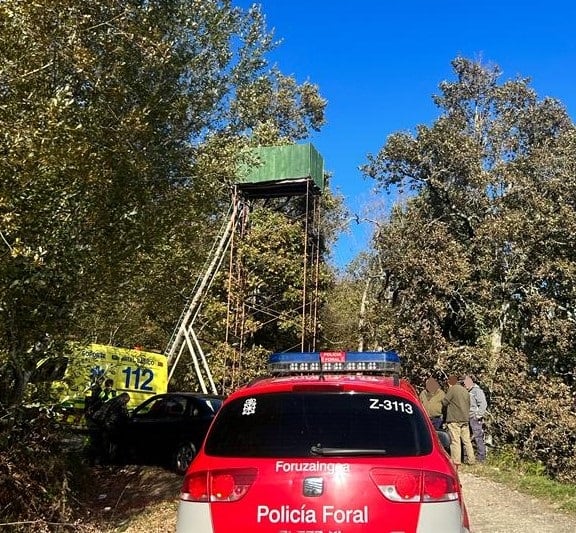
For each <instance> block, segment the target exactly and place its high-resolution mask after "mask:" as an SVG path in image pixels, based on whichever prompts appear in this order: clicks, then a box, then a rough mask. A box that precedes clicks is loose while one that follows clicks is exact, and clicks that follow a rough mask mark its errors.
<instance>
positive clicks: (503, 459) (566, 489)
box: [473, 450, 576, 516]
mask: <svg viewBox="0 0 576 533" xmlns="http://www.w3.org/2000/svg"><path fill="white" fill-rule="evenodd" d="M473 469H474V470H473V471H474V473H477V474H478V475H480V476H482V477H486V478H488V479H491V480H493V481H497V482H499V483H502V484H504V485H506V486H507V487H510V488H512V489H516V490H518V491H519V492H522V493H524V494H528V495H530V496H534V497H536V498H538V499H539V500H542V501H546V502H548V503H550V504H551V505H552V506H553V507H554V508H555V509H557V510H559V511H564V512H566V513H569V514H571V515H574V516H576V485H574V484H571V483H561V482H559V481H555V480H553V479H551V478H549V477H548V476H546V474H545V470H544V467H543V466H542V465H541V464H540V463H537V462H530V461H526V460H523V459H519V458H518V457H517V456H516V455H515V454H514V452H513V451H511V450H500V451H493V452H492V453H491V454H490V455H489V458H488V460H487V461H486V462H485V463H481V464H477V465H476V466H474V467H473Z"/></svg>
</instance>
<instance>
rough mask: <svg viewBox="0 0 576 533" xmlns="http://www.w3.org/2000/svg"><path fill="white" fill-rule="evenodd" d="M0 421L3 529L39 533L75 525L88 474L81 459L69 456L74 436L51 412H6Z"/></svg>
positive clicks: (0, 498) (74, 455) (21, 410)
mask: <svg viewBox="0 0 576 533" xmlns="http://www.w3.org/2000/svg"><path fill="white" fill-rule="evenodd" d="M0 420H1V422H2V424H1V425H0V523H6V522H10V523H20V524H22V530H24V531H31V530H32V527H31V525H30V524H32V523H33V524H34V526H33V529H34V531H41V530H42V529H44V528H46V527H48V526H46V524H47V523H52V524H63V523H66V524H70V522H71V521H72V520H73V519H74V516H73V514H74V513H73V511H72V507H71V505H70V501H71V498H72V497H73V495H74V493H75V491H76V490H77V489H78V486H77V480H79V479H82V478H83V476H82V475H81V471H82V469H83V468H85V467H84V466H83V465H82V462H81V457H80V456H79V454H78V453H66V447H65V445H64V443H66V442H67V440H69V437H70V433H69V432H68V431H67V430H66V429H65V428H63V427H62V426H61V425H60V424H58V422H57V421H56V417H55V415H54V413H53V412H52V411H51V410H48V409H40V408H32V409H31V408H19V409H12V410H10V411H6V410H5V411H4V412H2V413H0ZM24 524H27V525H24ZM43 524H44V525H43ZM13 530H14V529H13ZM46 530H47V529H46Z"/></svg>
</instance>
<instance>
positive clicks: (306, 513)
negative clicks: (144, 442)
mask: <svg viewBox="0 0 576 533" xmlns="http://www.w3.org/2000/svg"><path fill="white" fill-rule="evenodd" d="M269 368H270V370H271V374H272V377H269V378H263V379H261V380H258V381H256V382H254V383H252V384H250V385H248V386H246V387H244V388H242V389H240V390H238V391H236V392H235V393H233V394H231V395H230V396H229V397H228V398H227V399H226V401H225V402H224V404H223V405H222V408H221V409H220V411H219V412H218V414H217V415H216V417H215V419H214V421H213V423H212V426H211V428H210V430H209V432H208V435H207V437H206V440H205V442H204V444H203V446H202V448H201V450H200V452H199V453H198V455H197V456H196V458H195V459H194V461H193V462H192V464H191V465H190V467H189V468H188V471H187V473H186V475H185V478H184V482H183V486H182V491H181V494H180V505H179V509H178V521H177V532H179V533H187V532H194V533H253V532H255V531H258V532H259V533H384V532H386V533H456V532H457V533H467V532H469V525H468V516H467V513H466V509H465V506H464V503H463V500H462V492H461V487H460V482H459V479H458V475H457V472H456V470H455V468H454V466H453V464H452V462H451V460H450V458H449V456H448V454H447V453H446V451H445V450H444V449H443V447H442V445H441V443H440V441H439V438H438V436H437V434H436V432H435V430H434V428H433V427H432V425H431V423H430V421H429V419H428V417H427V416H426V414H425V412H424V410H423V408H422V406H421V404H420V402H419V400H418V398H417V395H416V393H415V391H414V389H413V388H412V387H411V385H410V384H409V383H407V382H406V381H404V380H401V379H399V378H398V374H397V372H398V371H399V370H400V360H399V358H398V355H397V354H396V353H395V352H393V351H387V352H347V353H344V352H326V353H324V352H319V353H318V352H316V353H278V354H273V355H272V356H271V358H270V365H269Z"/></svg>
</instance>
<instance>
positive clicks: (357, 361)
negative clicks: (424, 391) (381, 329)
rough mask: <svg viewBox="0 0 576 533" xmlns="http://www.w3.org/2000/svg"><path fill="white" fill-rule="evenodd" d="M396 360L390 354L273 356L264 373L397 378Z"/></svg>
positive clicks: (300, 353)
mask: <svg viewBox="0 0 576 533" xmlns="http://www.w3.org/2000/svg"><path fill="white" fill-rule="evenodd" d="M401 366H402V365H401V362H400V357H399V356H398V354H397V353H396V352H395V351H394V350H388V351H385V352H384V351H383V352H285V353H273V354H272V355H270V358H269V360H268V370H269V372H270V373H271V374H273V375H294V374H298V375H301V374H320V375H322V374H327V373H331V374H335V373H336V374H349V373H354V374H379V375H394V374H395V375H398V374H399V372H400V369H401Z"/></svg>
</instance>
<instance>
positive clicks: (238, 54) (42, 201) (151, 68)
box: [0, 0, 325, 403]
mask: <svg viewBox="0 0 576 533" xmlns="http://www.w3.org/2000/svg"><path fill="white" fill-rule="evenodd" d="M0 36H1V38H2V42H3V47H2V50H1V51H0V60H1V61H0V63H1V64H2V69H1V76H0V77H1V81H0V85H1V87H2V91H1V94H2V97H1V101H0V124H2V134H1V135H0V150H1V151H2V154H3V157H2V160H1V161H0V228H1V229H0V232H1V233H0V250H1V253H0V279H1V280H2V282H1V283H0V346H2V350H3V351H4V353H5V357H4V358H3V360H2V375H3V386H2V387H1V388H0V392H2V393H3V395H2V396H1V397H0V402H9V403H12V402H18V401H19V399H20V398H22V395H23V394H24V389H25V387H26V383H27V380H28V378H29V375H30V373H31V371H32V370H33V368H34V366H35V364H36V361H37V360H38V358H39V357H42V355H43V354H44V352H45V349H46V345H49V344H53V343H59V342H60V341H61V340H64V339H69V338H76V339H79V340H82V341H102V342H105V343H118V344H124V345H128V346H132V345H134V344H137V343H138V344H143V345H145V346H147V347H148V348H156V349H163V348H164V346H165V345H166V343H167V339H168V337H169V335H170V332H171V329H172V328H173V326H174V324H175V322H176V319H177V316H178V313H179V309H180V308H181V307H182V305H183V304H184V297H183V292H185V291H187V290H189V286H190V280H192V279H194V278H195V277H196V276H197V275H198V273H199V271H200V269H201V268H202V263H203V260H204V258H205V255H206V252H205V250H207V249H208V248H209V245H210V244H211V242H212V240H213V235H214V234H215V233H216V231H217V228H218V227H219V225H220V222H221V217H222V216H223V213H225V211H226V206H227V204H228V202H229V187H230V185H231V183H232V182H233V181H234V176H235V169H236V168H237V165H238V163H239V162H240V161H241V160H242V159H243V158H245V157H246V155H245V151H243V148H244V147H246V146H248V145H250V144H258V143H273V142H294V141H295V140H298V139H302V138H305V137H306V135H307V134H308V132H309V131H310V130H312V129H314V130H317V129H319V128H320V127H321V125H322V124H323V122H324V107H325V101H324V100H323V99H322V98H321V97H320V95H319V93H318V89H317V87H315V86H314V85H312V84H310V83H308V82H306V83H304V84H298V83H297V82H296V81H295V80H294V79H293V78H291V77H288V76H284V75H282V74H281V73H280V72H279V71H278V70H277V69H275V68H272V67H270V66H269V65H268V64H267V60H266V54H267V53H268V52H270V51H271V50H272V48H273V47H274V42H273V40H272V36H271V34H269V33H268V32H267V30H266V28H265V20H264V16H263V15H262V13H261V12H260V10H259V8H258V7H257V6H254V7H253V8H251V9H249V10H248V11H242V10H241V9H238V8H235V7H233V6H232V5H231V3H230V2H229V1H227V0H224V1H218V0H193V1H183V0H179V1H176V2H163V1H160V0H153V1H150V2H133V1H130V0H121V1H118V0H114V1H112V0H98V1H96V2H89V3H86V2H81V1H78V0H69V1H66V2H59V3H54V2H48V1H43V0H41V1H39V2H27V1H24V0H7V1H4V2H1V3H0ZM167 280H170V282H169V283H167ZM7 376H8V377H7Z"/></svg>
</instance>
